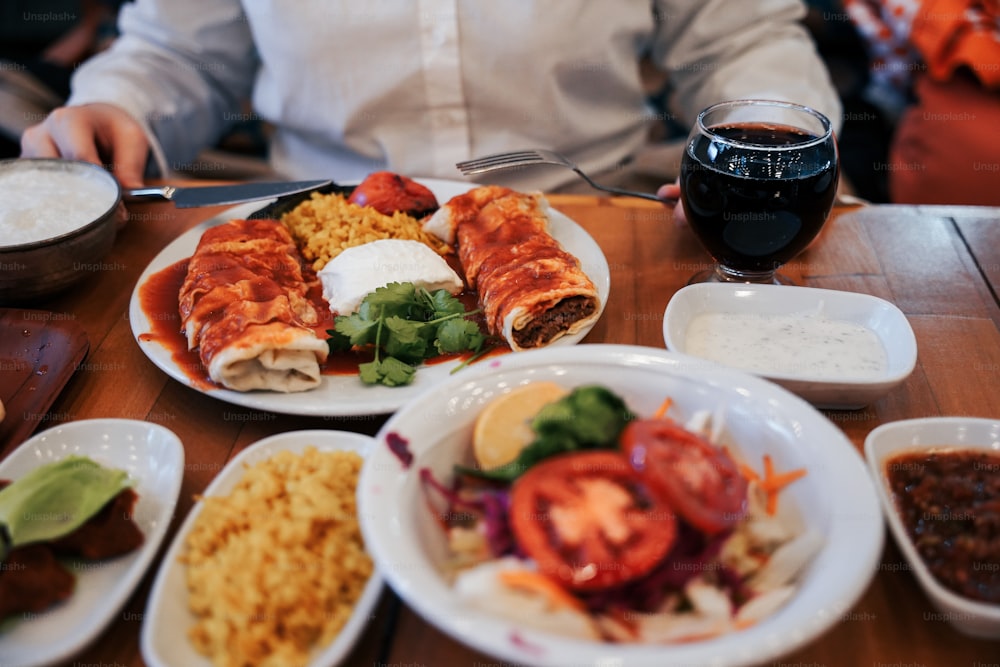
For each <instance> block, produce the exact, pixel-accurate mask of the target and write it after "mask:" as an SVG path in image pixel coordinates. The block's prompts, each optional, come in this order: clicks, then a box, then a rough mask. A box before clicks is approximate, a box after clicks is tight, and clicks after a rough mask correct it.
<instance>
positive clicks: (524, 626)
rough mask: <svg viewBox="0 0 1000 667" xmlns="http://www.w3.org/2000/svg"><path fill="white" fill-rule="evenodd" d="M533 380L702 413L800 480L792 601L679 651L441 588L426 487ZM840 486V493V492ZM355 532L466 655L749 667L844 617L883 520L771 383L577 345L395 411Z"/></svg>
mask: <svg viewBox="0 0 1000 667" xmlns="http://www.w3.org/2000/svg"><path fill="white" fill-rule="evenodd" d="M536 381H551V382H556V383H558V384H560V385H562V386H564V387H566V388H575V387H581V386H587V385H601V386H603V387H605V388H607V389H609V390H611V391H612V392H614V393H615V394H617V395H618V396H620V397H621V398H622V399H623V400H624V401H625V403H626V404H627V406H628V407H629V408H630V409H631V410H632V411H633V412H634V413H635V414H636V415H638V416H639V417H640V418H644V417H649V416H650V415H652V414H653V413H654V412H655V411H656V410H657V408H658V406H660V405H661V404H663V403H664V401H665V399H670V401H671V407H670V414H672V415H676V416H677V417H680V418H688V417H692V416H695V415H697V414H702V415H704V414H710V415H711V416H712V420H713V421H714V422H717V423H718V424H720V425H722V430H723V431H724V435H725V438H724V439H725V440H726V441H727V443H731V444H732V445H733V446H734V447H735V448H737V449H738V450H739V453H740V455H741V457H743V459H744V460H745V461H752V462H754V463H755V464H757V465H759V462H760V461H761V457H762V456H763V455H768V456H769V457H770V459H771V461H772V462H773V464H774V466H775V468H777V469H779V470H790V469H799V468H803V469H805V470H806V476H805V477H804V478H802V479H801V481H800V482H798V483H796V484H794V485H791V486H789V487H788V489H787V490H786V491H784V492H783V493H782V501H781V502H782V510H781V515H782V518H783V520H785V521H788V522H789V523H790V524H791V525H794V526H795V527H796V530H799V531H810V532H813V533H816V534H818V535H819V536H820V537H821V545H820V546H819V547H818V548H817V551H816V552H815V553H814V555H813V557H812V558H811V560H810V562H809V563H808V565H806V567H805V569H804V571H802V572H800V573H799V575H798V577H797V580H796V584H795V585H796V590H795V592H794V595H792V596H791V598H790V599H788V600H787V602H785V603H784V604H783V605H782V606H780V607H779V608H778V609H777V610H776V611H774V612H773V613H771V614H769V615H767V616H766V617H764V618H763V619H762V620H760V621H759V622H756V623H753V624H752V625H750V626H749V627H746V628H745V629H740V630H738V631H733V632H727V633H724V634H719V635H717V636H713V637H710V638H706V639H703V640H697V641H685V642H683V643H656V644H650V643H646V644H643V643H637V642H620V641H617V642H616V641H607V640H595V639H586V638H574V637H570V636H564V635H561V634H557V633H555V632H552V631H550V630H547V629H544V628H542V627H540V626H539V624H537V623H533V622H532V621H531V620H530V619H528V618H523V619H520V620H519V619H516V618H513V619H512V618H510V617H505V616H501V615H497V614H495V613H491V612H490V611H489V610H486V609H483V608H482V607H481V606H479V605H475V604H470V602H469V598H468V597H467V596H463V595H460V593H459V592H458V591H457V590H456V587H455V586H454V585H453V578H452V576H451V574H452V573H451V572H450V569H449V568H450V562H449V546H448V542H447V539H446V536H445V533H444V531H443V530H442V527H441V523H440V518H441V517H440V516H439V515H438V514H437V512H435V511H434V510H433V509H432V506H431V504H430V503H429V502H428V498H427V483H426V480H427V479H428V478H429V477H431V478H434V479H436V480H438V481H440V482H441V483H443V484H444V485H446V486H447V485H448V484H449V482H450V481H451V480H452V479H453V477H454V466H455V465H456V464H464V463H466V462H467V461H468V453H469V449H470V447H471V441H472V437H473V431H474V427H475V423H476V419H477V416H478V415H479V414H480V413H481V412H482V411H483V409H484V407H485V406H487V405H489V404H490V402H491V401H493V400H494V399H495V398H496V397H498V396H502V395H504V394H506V393H508V392H510V391H512V390H513V389H516V388H518V387H522V386H524V385H527V384H530V383H532V382H536ZM845 489H849V490H850V492H849V493H845ZM358 502H359V512H360V515H361V518H362V524H361V525H362V531H363V533H364V537H365V542H366V545H367V546H368V549H369V551H370V553H372V555H373V557H374V559H375V561H376V564H377V567H378V568H379V570H380V572H382V574H383V576H384V578H385V580H386V582H387V583H388V584H389V585H390V586H391V587H392V588H393V589H394V590H395V591H396V592H397V593H398V594H399V595H400V597H401V598H403V600H404V601H406V602H407V604H409V605H410V606H411V607H412V608H413V609H414V610H415V611H416V612H417V613H419V614H420V615H422V616H423V617H425V618H426V619H427V620H428V621H429V622H430V623H432V624H434V625H435V626H437V627H438V628H440V629H441V630H442V631H444V632H445V633H447V634H449V635H451V636H452V637H454V638H455V639H456V640H458V641H460V642H463V643H465V644H466V645H468V646H469V647H471V648H473V649H475V650H477V651H481V652H483V653H485V654H489V655H491V656H494V657H496V658H498V659H501V660H505V661H510V662H512V663H517V664H530V665H582V664H588V665H603V664H608V665H612V664H615V665H617V664H627V665H663V664H683V665H702V664H704V665H749V664H758V663H761V662H767V661H770V660H774V659H776V658H778V657H780V656H782V655H785V654H787V653H789V652H791V651H793V650H795V649H796V648H797V647H800V646H802V645H804V644H806V643H808V642H810V641H811V640H813V639H815V638H816V637H818V636H819V635H821V634H822V633H824V632H825V631H826V630H828V629H829V628H830V627H831V626H833V625H834V624H835V623H837V621H838V620H839V619H840V618H842V617H843V615H844V614H845V613H847V612H848V611H849V610H850V609H851V608H852V607H853V606H854V604H855V603H856V602H857V601H858V599H859V598H860V597H861V595H862V594H863V593H864V591H865V589H866V588H867V586H868V584H869V583H870V581H871V579H872V577H873V576H874V574H875V571H876V569H877V564H878V559H879V557H880V554H881V549H882V544H883V528H882V515H881V510H880V507H879V502H878V498H877V495H876V491H875V488H874V485H873V483H872V481H871V478H870V477H869V475H868V473H867V470H866V467H865V465H864V461H863V459H862V457H861V456H860V454H859V453H858V452H857V451H856V449H855V448H854V447H853V445H852V444H851V442H850V441H849V440H847V438H846V437H845V436H844V435H843V434H842V433H841V432H840V431H839V430H838V429H837V428H836V427H835V426H834V425H833V424H832V423H830V422H829V421H828V420H827V419H826V418H824V417H823V416H822V415H821V414H820V413H819V412H817V411H816V410H815V409H814V408H813V407H812V406H810V405H809V404H808V403H806V402H805V401H803V400H802V399H800V398H798V397H797V396H795V395H793V394H791V393H789V392H788V391H786V390H784V389H782V388H781V387H779V386H777V385H775V384H772V383H770V382H768V381H766V380H763V379H761V378H758V377H755V376H752V375H750V374H746V373H741V372H738V371H734V370H732V369H729V368H725V367H723V366H720V365H716V364H712V363H710V362H705V361H701V360H697V359H693V358H690V357H684V356H682V355H677V354H675V353H671V352H668V351H665V350H661V349H656V348H650V347H638V346H619V345H579V346H574V347H572V348H564V349H555V348H552V349H547V350H538V351H529V352H524V353H520V354H517V355H505V356H503V357H500V358H497V359H492V360H489V361H486V362H483V363H481V364H479V365H476V366H473V367H472V368H470V369H467V370H465V371H463V372H462V373H460V374H456V375H455V376H453V377H452V378H451V379H450V380H449V381H447V382H445V383H442V384H441V385H439V386H436V387H434V388H432V389H430V390H428V391H426V392H424V393H423V394H421V395H420V396H418V397H417V398H416V399H414V400H413V401H412V402H410V403H408V404H407V405H406V406H404V407H403V408H402V409H400V410H399V411H398V412H396V413H395V414H394V415H393V416H392V417H391V418H390V419H389V420H388V421H387V422H386V424H385V425H384V426H383V428H382V429H381V430H380V431H379V433H378V435H377V436H376V443H375V445H374V447H373V450H372V454H371V457H370V458H369V460H368V461H367V462H366V464H365V467H364V469H363V471H362V476H361V479H360V482H359V486H358Z"/></svg>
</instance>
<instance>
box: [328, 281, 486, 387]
mask: <svg viewBox="0 0 1000 667" xmlns="http://www.w3.org/2000/svg"><path fill="white" fill-rule="evenodd" d="M478 312H479V311H478V310H474V311H466V310H465V306H464V305H463V304H462V302H461V301H459V300H458V299H456V298H455V297H454V296H452V295H451V294H449V293H448V291H447V290H443V289H440V290H435V291H434V292H430V291H428V290H427V289H425V288H423V287H417V286H415V285H414V284H413V283H398V282H397V283H389V284H388V285H386V286H385V287H379V288H378V289H376V290H375V291H374V292H372V293H371V294H369V295H368V296H366V297H365V299H364V301H362V302H361V306H360V308H358V310H357V312H355V313H352V314H350V315H338V316H337V317H336V318H334V328H333V329H330V330H328V331H327V333H328V334H329V335H330V338H329V339H328V340H327V343H328V344H329V346H330V351H331V352H338V351H344V350H350V349H352V348H371V349H373V350H374V352H375V359H374V360H373V361H370V362H368V363H364V364H361V365H360V371H361V380H362V381H363V382H364V383H366V384H384V385H387V386H390V387H395V386H399V385H405V384H409V383H410V382H412V381H413V376H414V374H415V373H416V371H417V366H419V365H420V364H421V363H422V362H423V361H424V360H425V359H429V358H431V357H434V356H437V355H440V354H449V353H457V352H467V351H473V352H476V351H479V350H480V348H481V347H482V345H483V342H484V341H485V340H486V335H485V334H484V333H483V332H482V331H481V330H480V328H479V324H477V323H476V322H474V321H473V320H469V319H465V318H466V317H467V316H469V315H475V314H476V313H478Z"/></svg>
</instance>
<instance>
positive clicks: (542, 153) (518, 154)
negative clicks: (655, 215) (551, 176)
mask: <svg viewBox="0 0 1000 667" xmlns="http://www.w3.org/2000/svg"><path fill="white" fill-rule="evenodd" d="M533 164H557V165H560V166H562V167H568V168H570V169H572V170H573V171H575V172H576V173H577V174H579V175H580V177H581V178H582V179H583V180H585V181H587V183H589V184H590V186H591V187H593V188H596V189H598V190H603V191H604V192H610V193H612V194H616V195H625V196H627V197H641V198H643V199H651V200H653V201H658V202H660V203H664V202H667V203H669V200H665V199H660V198H659V197H657V196H656V195H655V194H650V193H648V192H634V191H632V190H623V189H621V188H616V187H612V186H610V185H601V184H600V183H595V182H594V181H593V180H591V178H590V176H587V174H585V173H583V171H581V170H580V168H579V167H577V166H576V165H575V164H573V163H572V162H570V161H569V160H568V159H566V158H565V157H563V156H562V155H560V154H559V153H556V152H553V151H548V150H543V149H537V148H536V149H531V150H523V151H511V152H509V153H494V154H493V155H486V156H483V157H481V158H476V159H475V160H466V161H465V162H459V163H457V164H456V165H455V166H456V167H458V170H459V171H460V172H462V174H463V175H464V176H471V175H472V174H483V173H486V172H490V171H499V170H501V169H513V168H514V167H526V166H529V165H533Z"/></svg>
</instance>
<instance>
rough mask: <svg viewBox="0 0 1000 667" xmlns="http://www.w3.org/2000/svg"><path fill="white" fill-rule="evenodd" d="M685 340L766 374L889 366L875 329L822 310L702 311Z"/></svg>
mask: <svg viewBox="0 0 1000 667" xmlns="http://www.w3.org/2000/svg"><path fill="white" fill-rule="evenodd" d="M685 340H686V343H685V351H686V352H687V353H688V354H691V355H694V356H698V357H701V358H703V359H709V360H711V361H716V362H719V363H721V364H724V365H726V366H731V367H733V368H739V369H741V370H745V371H750V372H752V373H757V374H760V375H786V376H800V377H809V378H817V379H833V378H852V379H859V380H868V379H875V378H879V377H882V376H884V375H885V373H886V372H887V369H888V357H887V354H886V351H885V348H884V347H883V345H882V343H881V342H880V341H879V339H878V336H877V335H876V334H875V332H874V331H872V330H871V329H869V328H867V327H865V326H862V325H860V324H857V323H855V322H848V321H844V320H832V319H828V318H826V317H823V316H821V315H816V314H809V315H761V314H755V313H702V314H700V315H697V316H696V317H694V319H692V320H691V324H690V325H689V326H688V329H687V332H686V335H685Z"/></svg>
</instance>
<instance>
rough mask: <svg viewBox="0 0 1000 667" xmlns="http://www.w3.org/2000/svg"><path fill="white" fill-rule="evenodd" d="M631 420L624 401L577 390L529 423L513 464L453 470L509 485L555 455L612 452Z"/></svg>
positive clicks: (596, 390)
mask: <svg viewBox="0 0 1000 667" xmlns="http://www.w3.org/2000/svg"><path fill="white" fill-rule="evenodd" d="M635 418H636V415H635V414H634V413H633V412H632V411H631V410H629V408H628V406H627V405H625V401H623V400H622V399H621V397H620V396H618V395H617V394H615V393H613V392H611V391H609V390H608V389H606V388H604V387H601V386H596V385H590V386H584V387H577V388H576V389H574V390H573V391H572V392H570V393H569V394H567V395H566V396H564V397H563V398H561V399H559V400H558V401H555V402H554V403H550V404H548V405H546V406H544V407H543V408H542V409H541V410H540V411H539V413H538V414H537V415H536V416H535V418H534V420H533V421H532V423H531V428H532V430H533V431H534V432H535V439H534V440H533V441H532V442H531V443H530V444H528V446H526V447H525V448H524V449H522V450H521V452H520V454H518V456H517V458H515V459H514V460H513V461H511V462H510V463H507V464H505V465H502V466H500V467H498V468H492V469H489V470H480V469H474V468H466V467H463V466H456V469H457V470H458V472H461V473H464V474H468V475H472V476H475V477H482V478H486V479H492V480H496V481H501V482H511V481H513V480H515V479H516V478H518V477H520V476H521V475H522V474H524V473H525V472H526V471H527V470H528V468H530V467H531V466H533V465H534V464H536V463H538V462H539V461H541V460H543V459H547V458H548V457H550V456H555V455H556V454H563V453H566V452H572V451H577V450H584V449H614V448H615V447H617V446H618V436H619V435H620V434H621V432H622V430H624V428H625V425H626V424H628V423H629V422H630V421H632V420H633V419H635Z"/></svg>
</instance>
